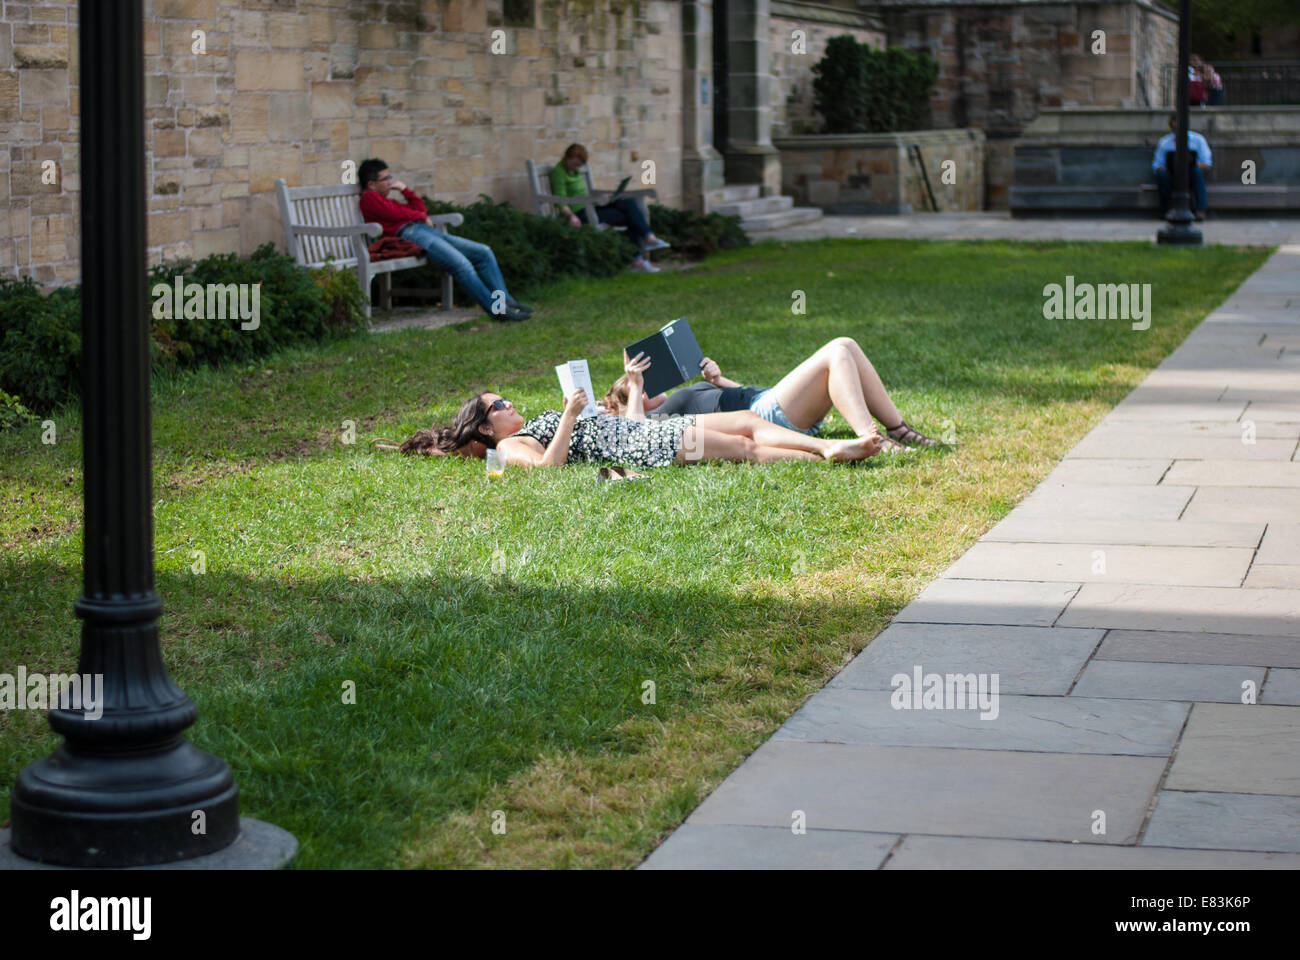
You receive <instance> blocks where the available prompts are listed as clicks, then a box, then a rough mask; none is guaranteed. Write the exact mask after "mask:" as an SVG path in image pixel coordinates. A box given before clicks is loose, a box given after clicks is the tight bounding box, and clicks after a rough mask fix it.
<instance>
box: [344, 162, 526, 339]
mask: <svg viewBox="0 0 1300 960" xmlns="http://www.w3.org/2000/svg"><path fill="white" fill-rule="evenodd" d="M357 180H359V181H360V182H361V215H362V216H363V217H364V218H365V220H366V222H367V223H378V224H380V225H381V226H382V227H383V228H384V236H386V237H401V238H402V239H403V240H410V241H411V242H412V243H415V244H418V245H419V246H420V247H422V248H423V249H424V252H425V253H426V254H427V255H428V257H429V262H430V263H432V264H434V265H435V266H437V267H441V268H442V269H443V270H446V271H447V272H448V273H450V274H451V275H452V276H453V277H455V278H456V282H457V283H458V284H460V286H461V288H462V289H463V290H465V291H466V292H467V293H468V294H469V295H470V296H471V297H473V298H474V300H475V301H476V302H477V303H478V305H479V306H480V307H482V308H483V309H484V310H485V311H486V312H487V314H488V315H489V316H490V317H492V318H493V319H494V320H527V319H528V318H529V317H530V316H532V313H533V310H532V308H531V307H526V306H524V305H523V304H522V303H520V302H519V301H518V300H516V299H515V298H514V297H512V296H510V291H509V290H507V289H506V281H505V278H504V277H502V276H501V268H500V267H498V266H497V258H496V257H495V256H494V255H493V253H492V248H491V247H489V246H487V245H486V244H482V243H475V242H474V241H473V240H467V239H465V238H464V237H458V236H455V235H454V234H450V233H443V232H442V231H441V230H438V229H437V228H435V227H434V226H433V222H432V221H431V220H430V219H429V211H428V210H427V209H425V206H424V202H423V201H422V200H421V199H420V196H419V194H417V193H416V192H415V191H414V190H412V189H410V188H409V187H407V185H406V184H404V183H402V181H400V180H395V179H393V175H392V173H390V172H389V170H388V164H386V163H384V161H382V160H379V159H371V160H363V161H362V162H361V166H360V167H359V168H358V169H357ZM392 190H400V191H401V192H402V196H403V197H404V198H405V200H406V202H405V203H398V202H397V201H396V200H390V199H388V193H389V191H392Z"/></svg>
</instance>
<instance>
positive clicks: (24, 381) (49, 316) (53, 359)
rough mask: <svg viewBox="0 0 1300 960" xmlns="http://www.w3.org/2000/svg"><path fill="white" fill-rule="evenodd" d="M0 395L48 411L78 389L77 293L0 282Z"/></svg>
mask: <svg viewBox="0 0 1300 960" xmlns="http://www.w3.org/2000/svg"><path fill="white" fill-rule="evenodd" d="M0 318H3V320H2V322H3V328H2V329H0V390H3V391H4V392H5V393H7V394H17V396H18V397H20V398H22V400H23V402H24V403H26V405H27V406H29V407H32V408H33V409H35V410H40V411H48V410H50V409H51V408H52V407H53V406H54V405H55V404H56V403H57V402H58V401H60V400H62V399H63V398H64V397H66V396H68V395H69V394H72V393H75V392H76V391H77V390H78V389H79V388H80V386H81V366H80V360H81V291H80V288H79V287H63V288H61V289H58V290H55V291H54V292H53V293H51V294H50V295H49V296H48V297H46V296H44V295H42V294H41V289H40V285H39V284H37V283H36V282H35V281H34V280H33V279H32V278H31V277H23V278H22V279H21V280H14V279H11V278H0Z"/></svg>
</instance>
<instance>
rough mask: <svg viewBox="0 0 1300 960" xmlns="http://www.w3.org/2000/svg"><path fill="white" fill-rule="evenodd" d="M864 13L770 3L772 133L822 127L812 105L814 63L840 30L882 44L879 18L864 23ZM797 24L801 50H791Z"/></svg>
mask: <svg viewBox="0 0 1300 960" xmlns="http://www.w3.org/2000/svg"><path fill="white" fill-rule="evenodd" d="M866 19H867V18H865V17H863V16H862V14H860V13H857V12H856V10H851V9H843V8H841V9H836V8H831V7H827V6H822V5H817V4H806V3H790V2H780V0H777V2H775V3H773V4H772V16H771V19H770V21H769V23H770V32H771V71H772V136H774V137H778V136H789V135H791V134H803V133H821V131H822V118H821V116H820V115H819V114H818V113H817V111H816V109H815V108H814V107H813V86H812V82H813V73H812V68H813V65H814V64H815V63H817V61H818V60H820V59H821V58H822V57H823V56H824V55H825V54H826V42H827V41H828V40H830V38H831V37H838V36H842V35H844V34H849V35H850V36H852V37H853V38H854V39H855V40H857V41H858V42H859V43H865V44H867V45H869V46H871V47H873V48H875V49H877V50H883V49H884V48H885V33H884V29H883V24H875V25H867V23H866ZM796 30H801V31H803V37H802V38H801V40H802V41H803V49H804V50H805V52H803V53H795V52H794V45H793V44H794V31H796Z"/></svg>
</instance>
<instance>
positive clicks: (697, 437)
mask: <svg viewBox="0 0 1300 960" xmlns="http://www.w3.org/2000/svg"><path fill="white" fill-rule="evenodd" d="M629 369H630V372H629V374H628V376H629V377H630V378H631V380H630V382H629V384H630V387H631V389H630V390H629V410H628V413H629V416H626V417H623V416H616V415H613V414H601V415H599V416H595V417H587V418H585V419H581V420H580V419H578V414H579V413H580V412H581V411H582V409H583V408H584V407H585V406H586V405H587V392H586V391H585V390H582V389H581V388H579V389H578V390H575V391H573V392H572V393H571V394H569V396H568V397H566V398H565V402H564V410H563V411H558V410H547V411H546V412H545V413H543V414H540V415H539V416H536V417H534V418H533V419H531V420H529V421H527V422H525V421H524V418H523V417H522V416H520V415H519V412H518V411H517V410H515V407H514V404H513V403H511V402H510V401H509V400H507V399H505V398H504V397H502V396H500V395H499V394H496V393H491V392H484V393H480V394H477V395H476V396H473V397H470V398H469V399H468V400H466V401H465V402H464V403H463V404H461V407H460V410H459V411H458V412H457V413H456V416H455V419H453V420H452V423H451V426H449V427H443V428H442V429H440V430H419V431H416V432H415V433H414V434H412V435H411V436H410V437H408V438H407V439H406V441H405V442H404V443H402V445H401V450H402V452H403V453H455V452H462V453H466V454H467V455H471V456H472V455H473V452H472V450H473V444H475V443H476V442H478V443H482V444H483V445H484V447H486V448H491V449H495V450H499V451H500V452H501V453H502V454H503V455H504V456H505V458H506V459H507V460H508V461H509V462H510V463H511V464H513V465H515V466H521V467H555V466H559V465H560V464H563V463H579V462H582V461H584V460H587V461H590V460H607V461H612V462H615V463H623V464H629V465H633V466H640V467H666V466H669V465H671V464H676V465H677V466H685V465H687V464H691V463H700V462H703V461H705V460H747V461H750V462H753V463H768V462H770V461H772V460H822V459H825V460H837V461H838V460H862V459H864V458H866V457H869V456H871V455H872V454H874V453H875V452H876V451H877V450H878V449H879V438H877V437H858V438H856V439H852V440H821V439H818V438H816V437H810V436H807V435H805V434H802V433H798V432H796V431H794V430H786V429H785V428H783V427H778V426H776V425H774V424H770V423H767V422H766V421H764V420H762V419H761V418H759V417H756V416H754V415H752V414H749V413H747V412H744V411H740V412H737V413H718V414H709V415H702V416H699V417H696V416H689V415H688V416H680V417H668V418H665V419H662V420H653V421H651V420H646V419H645V413H644V411H643V410H642V409H641V400H642V397H641V374H640V371H639V370H637V369H635V365H632V366H630V368H629Z"/></svg>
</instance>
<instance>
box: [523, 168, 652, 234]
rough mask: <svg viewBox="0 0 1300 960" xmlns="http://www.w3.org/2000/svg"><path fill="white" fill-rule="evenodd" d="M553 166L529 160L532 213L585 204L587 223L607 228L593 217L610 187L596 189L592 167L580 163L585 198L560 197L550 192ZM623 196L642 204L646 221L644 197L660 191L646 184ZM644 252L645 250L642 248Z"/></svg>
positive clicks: (551, 214) (553, 212)
mask: <svg viewBox="0 0 1300 960" xmlns="http://www.w3.org/2000/svg"><path fill="white" fill-rule="evenodd" d="M553 169H555V164H553V163H536V162H534V161H532V160H529V161H528V187H529V189H530V190H531V191H532V194H533V212H534V213H535V214H537V215H538V216H539V217H554V216H556V215H557V214H558V212H559V211H558V209H557V208H558V207H570V208H572V207H585V208H586V209H587V217H588V223H587V226H594V227H595V228H596V229H597V230H607V229H609V228H610V226H611V225H610V224H608V223H601V222H600V219H599V218H598V217H597V216H596V207H597V206H598V205H600V204H601V203H604V202H605V201H606V200H608V198H609V197H611V196H612V195H613V191H612V190H597V189H596V186H595V184H593V183H592V182H591V168H590V167H588V166H583V168H582V174H583V177H584V178H585V179H586V181H587V195H586V196H585V197H561V196H557V195H556V194H553V193H551V171H552V170H553ZM622 195H623V196H625V197H631V198H633V199H634V200H636V202H637V204H638V205H639V206H640V207H641V213H642V215H643V216H644V217H645V222H646V223H649V222H650V208H649V207H648V206H647V205H646V198H647V197H650V198H652V199H656V200H657V199H658V198H659V193H658V191H656V190H655V189H654V188H653V187H646V188H643V189H637V190H624V191H623V194H622ZM614 229H615V230H626V229H627V227H614ZM641 252H642V253H645V251H644V250H642V251H641Z"/></svg>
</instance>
